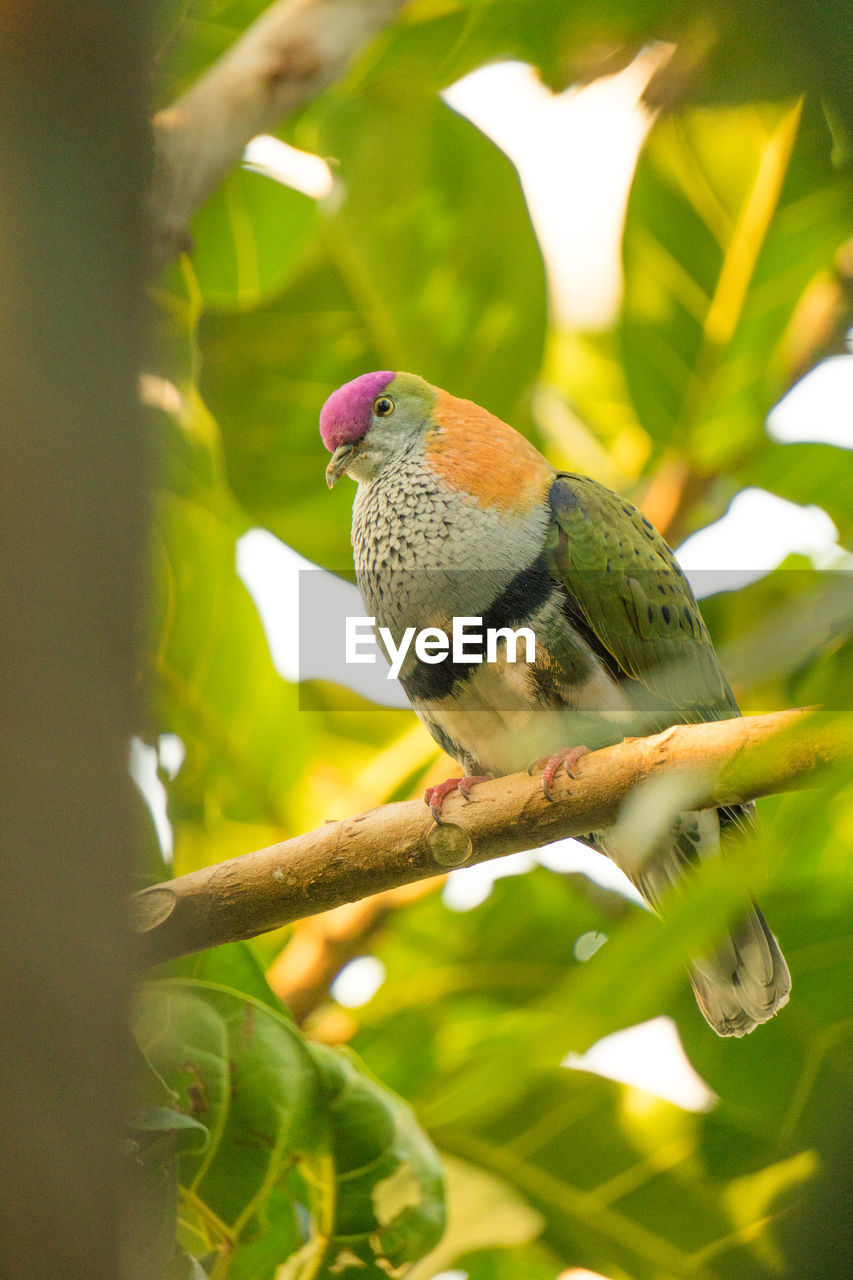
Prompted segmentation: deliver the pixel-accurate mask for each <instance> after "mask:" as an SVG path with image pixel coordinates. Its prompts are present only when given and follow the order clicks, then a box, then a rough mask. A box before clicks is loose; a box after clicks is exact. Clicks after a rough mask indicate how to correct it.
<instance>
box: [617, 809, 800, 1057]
mask: <svg viewBox="0 0 853 1280" xmlns="http://www.w3.org/2000/svg"><path fill="white" fill-rule="evenodd" d="M720 812H721V811H717V810H714V809H705V810H703V811H702V812H699V813H683V814H680V815H679V816H678V817H677V818H676V820H675V823H674V826H673V828H672V829H671V830H670V831H669V832H668V834H667V836H666V837H665V838H664V839H662V840H660V841H659V842H658V844H657V847H656V850H655V853H654V854H653V856H651V857H646V858H645V860H644V861H643V862H642V864H641V866H640V867H639V868H637V867H632V868H630V869H629V870H628V872H627V873H628V875H629V877H630V878H631V879H632V880H633V882H634V884H635V885H636V886H637V888H638V889H639V891H640V893H641V894H642V895H643V897H644V898H645V899H646V901H647V902H648V903H649V905H650V906H651V907H653V908H654V910H655V911H660V906H661V903H662V901H663V900H664V898H665V896H666V894H667V893H668V892H669V890H670V889H671V888H672V887H673V886H677V885H678V884H679V883H681V882H682V881H683V877H684V876H685V875H689V874H690V873H691V870H692V869H693V867H694V866H695V865H696V864H697V863H698V862H699V861H700V860H702V859H704V858H706V857H710V856H714V855H715V854H719V852H720V845H721V843H722V844H723V845H725V843H726V841H727V840H730V839H735V838H739V836H740V835H742V834H743V833H744V832H748V831H749V830H750V828H751V826H752V824H753V822H754V819H753V815H752V810H751V809H747V808H743V809H742V810H740V809H739V810H738V811H737V812H734V811H732V812H731V814H729V813H728V812H727V813H726V822H725V826H724V829H723V830H722V832H721V829H720V816H719V814H720ZM607 838H608V839H609V840H610V841H611V847H610V848H607V846H604V847H605V849H606V851H607V852H608V853H610V856H611V857H613V852H611V849H612V831H611V832H608V833H607ZM616 852H617V853H618V852H619V850H617V851H616ZM621 853H622V859H621V860H620V859H619V858H618V857H617V858H616V859H615V860H616V861H617V864H618V865H620V866H622V868H623V870H626V866H625V862H624V855H625V850H624V849H623V850H622V851H621ZM690 981H691V983H692V984H693V991H694V993H695V995H696V1001H697V1003H698V1005H699V1008H700V1009H701V1010H702V1013H703V1014H704V1016H705V1018H706V1020H707V1021H708V1023H709V1024H710V1026H711V1027H713V1029H714V1030H715V1031H716V1033H717V1035H719V1036H745V1035H746V1034H747V1033H748V1032H750V1031H752V1030H753V1028H754V1027H757V1026H758V1025H759V1024H760V1023H762V1022H767V1020H768V1018H772V1017H773V1015H774V1013H776V1012H777V1011H778V1010H779V1009H781V1008H782V1006H783V1005H784V1004H786V1003H787V1000H788V995H789V992H790V990H791V975H790V974H789V972H788V966H787V964H786V963H785V958H784V956H783V955H782V952H781V951H780V950H779V944H778V943H777V941H776V939H775V938H774V937H773V934H772V933H771V932H770V929H769V928H768V926H767V921H766V920H765V919H764V916H763V915H762V914H761V912H760V911H759V909H758V907H757V906H756V905H755V903H753V904H752V907H751V909H750V910H749V913H748V914H747V916H746V917H745V919H744V920H743V921H742V922H741V923H740V924H737V925H735V926H734V927H733V929H732V931H731V933H730V934H729V936H728V937H727V938H726V939H725V940H724V941H723V942H722V943H721V944H720V945H719V946H718V947H717V948H716V950H714V951H713V952H711V953H709V954H708V955H704V956H701V957H693V959H692V961H691V973H690Z"/></svg>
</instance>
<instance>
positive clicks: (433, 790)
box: [424, 775, 490, 826]
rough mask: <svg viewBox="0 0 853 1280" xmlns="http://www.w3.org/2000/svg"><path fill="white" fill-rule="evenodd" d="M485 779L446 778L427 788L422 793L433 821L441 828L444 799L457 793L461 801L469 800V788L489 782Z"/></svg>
mask: <svg viewBox="0 0 853 1280" xmlns="http://www.w3.org/2000/svg"><path fill="white" fill-rule="evenodd" d="M489 781H490V779H489V778H488V776H487V777H483V778H479V777H474V776H471V775H467V776H466V777H464V778H447V779H446V780H445V781H444V782H439V783H438V784H437V785H436V786H434V787H427V789H426V791H425V792H424V801H425V803H426V804H427V805H429V811H430V813H431V814H432V816H433V818H434V819H435V821H436V822H437V823H438V825H439V826H441V806H442V804H443V803H444V797H445V796H449V795H450V793H451V791H458V792H459V794H460V795H461V796H462V798H463V800H470V799H471V796H470V794H469V793H470V791H471V788H472V787H473V786H474V785H475V784H476V783H478V782H489Z"/></svg>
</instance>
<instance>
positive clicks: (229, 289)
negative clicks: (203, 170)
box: [190, 166, 319, 310]
mask: <svg viewBox="0 0 853 1280" xmlns="http://www.w3.org/2000/svg"><path fill="white" fill-rule="evenodd" d="M318 218H319V215H318V212H317V206H316V203H315V202H314V200H312V199H310V198H309V197H308V196H305V195H302V193H301V192H299V191H293V190H291V189H290V188H289V187H286V186H283V185H282V183H280V182H278V181H276V180H275V179H273V178H271V177H269V176H268V175H266V174H262V173H255V172H253V171H252V170H251V169H248V168H246V167H243V166H241V167H239V168H237V169H234V170H233V171H232V173H231V174H229V176H228V177H227V178H226V179H225V181H224V182H223V184H222V185H221V186H220V187H219V188H218V189H217V190H216V192H215V193H214V194H213V195H212V196H211V198H210V200H208V201H207V203H206V204H205V205H204V207H203V208H202V210H201V211H200V212H199V213H198V214H197V216H196V217H195V219H194V220H193V223H192V226H191V228H190V231H191V235H192V241H193V248H192V265H193V270H194V271H195V275H196V280H197V282H198V287H199V289H200V291H201V296H202V298H203V300H204V302H205V304H206V305H208V306H211V307H219V308H228V307H236V308H238V309H240V310H248V309H250V308H251V307H254V306H257V305H258V304H259V303H260V302H261V301H262V300H263V299H264V298H266V297H269V296H270V295H272V294H274V293H276V292H278V291H279V290H280V289H282V288H283V287H284V285H285V284H286V282H287V280H288V278H289V277H290V276H291V275H292V273H293V271H294V268H295V265H296V263H297V261H298V259H299V257H300V254H301V252H302V250H303V248H304V246H305V245H306V244H307V242H308V240H309V238H310V237H311V235H312V234H314V233H315V232H316V228H317V222H318Z"/></svg>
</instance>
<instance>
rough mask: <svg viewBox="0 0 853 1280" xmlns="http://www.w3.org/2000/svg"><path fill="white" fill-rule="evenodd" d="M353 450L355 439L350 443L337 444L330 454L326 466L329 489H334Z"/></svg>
mask: <svg viewBox="0 0 853 1280" xmlns="http://www.w3.org/2000/svg"><path fill="white" fill-rule="evenodd" d="M354 450H355V441H353V442H352V443H350V444H341V445H338V447H337V449H336V450H335V452H334V453H333V454H332V457H331V461H330V462H329V465H328V466H327V467H326V484H327V485H328V486H329V488H330V489H334V487H335V485H336V484H337V483H338V481H339V480H340V478H341V476H342V475H343V474H344V472H345V471H346V469H347V466H348V464H349V461H350V459H351V458H352V455H353V452H354Z"/></svg>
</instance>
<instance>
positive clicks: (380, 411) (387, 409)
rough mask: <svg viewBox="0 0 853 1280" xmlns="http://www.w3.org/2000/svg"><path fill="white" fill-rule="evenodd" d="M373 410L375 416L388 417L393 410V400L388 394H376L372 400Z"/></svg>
mask: <svg viewBox="0 0 853 1280" xmlns="http://www.w3.org/2000/svg"><path fill="white" fill-rule="evenodd" d="M373 412H374V413H375V414H376V416H377V418H388V417H390V415H391V414H392V413H393V412H394V401H393V400H392V399H391V397H390V396H377V397H376V399H375V400H374V401H373Z"/></svg>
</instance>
